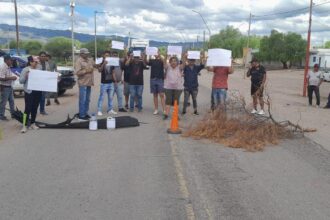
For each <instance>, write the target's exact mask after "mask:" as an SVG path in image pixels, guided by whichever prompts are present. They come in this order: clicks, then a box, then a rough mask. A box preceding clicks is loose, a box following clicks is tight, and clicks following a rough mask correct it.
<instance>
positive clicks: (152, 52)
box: [146, 47, 158, 56]
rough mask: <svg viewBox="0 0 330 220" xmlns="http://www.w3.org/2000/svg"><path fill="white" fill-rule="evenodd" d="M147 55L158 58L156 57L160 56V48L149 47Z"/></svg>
mask: <svg viewBox="0 0 330 220" xmlns="http://www.w3.org/2000/svg"><path fill="white" fill-rule="evenodd" d="M146 53H147V55H148V56H156V55H158V48H157V47H147V48H146Z"/></svg>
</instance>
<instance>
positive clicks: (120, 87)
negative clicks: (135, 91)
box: [114, 82, 124, 109]
mask: <svg viewBox="0 0 330 220" xmlns="http://www.w3.org/2000/svg"><path fill="white" fill-rule="evenodd" d="M114 85H115V86H114V87H115V93H116V94H117V102H118V109H121V108H123V90H124V85H123V83H121V82H119V83H115V84H114Z"/></svg>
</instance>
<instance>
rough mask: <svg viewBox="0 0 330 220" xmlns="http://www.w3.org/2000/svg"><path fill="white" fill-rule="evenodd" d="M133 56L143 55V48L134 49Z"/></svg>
mask: <svg viewBox="0 0 330 220" xmlns="http://www.w3.org/2000/svg"><path fill="white" fill-rule="evenodd" d="M133 56H134V57H140V56H141V50H134V51H133Z"/></svg>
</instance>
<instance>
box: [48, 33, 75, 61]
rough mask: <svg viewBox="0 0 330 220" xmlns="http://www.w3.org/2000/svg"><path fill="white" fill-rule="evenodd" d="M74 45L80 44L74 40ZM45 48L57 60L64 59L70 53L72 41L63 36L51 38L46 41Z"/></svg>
mask: <svg viewBox="0 0 330 220" xmlns="http://www.w3.org/2000/svg"><path fill="white" fill-rule="evenodd" d="M75 45H76V46H77V45H80V42H79V41H76V42H75ZM45 50H46V51H47V52H48V53H50V54H51V55H52V56H53V57H56V58H57V59H58V60H60V61H64V60H66V59H68V58H69V57H70V56H71V54H72V41H71V39H70V38H65V37H55V38H52V39H50V40H49V41H48V42H47V43H46V45H45Z"/></svg>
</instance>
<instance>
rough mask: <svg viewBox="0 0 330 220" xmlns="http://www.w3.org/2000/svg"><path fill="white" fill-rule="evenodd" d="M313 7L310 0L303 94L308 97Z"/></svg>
mask: <svg viewBox="0 0 330 220" xmlns="http://www.w3.org/2000/svg"><path fill="white" fill-rule="evenodd" d="M312 9H313V0H311V2H310V6H309V25H308V34H307V47H306V60H305V72H304V87H303V96H304V97H306V90H307V73H308V70H309V50H310V45H311V32H312Z"/></svg>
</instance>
